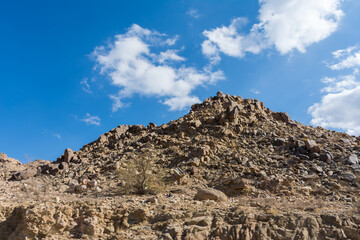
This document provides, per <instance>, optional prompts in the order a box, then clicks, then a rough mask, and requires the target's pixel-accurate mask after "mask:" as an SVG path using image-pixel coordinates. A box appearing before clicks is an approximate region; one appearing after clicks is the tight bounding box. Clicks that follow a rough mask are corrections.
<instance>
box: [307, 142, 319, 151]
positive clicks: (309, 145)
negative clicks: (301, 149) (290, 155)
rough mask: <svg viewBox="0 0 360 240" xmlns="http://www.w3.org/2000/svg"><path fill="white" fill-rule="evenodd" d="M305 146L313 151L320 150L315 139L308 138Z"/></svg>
mask: <svg viewBox="0 0 360 240" xmlns="http://www.w3.org/2000/svg"><path fill="white" fill-rule="evenodd" d="M305 147H306V149H307V150H308V151H309V152H311V153H315V152H316V153H319V152H320V147H319V146H318V145H317V143H316V142H315V141H314V140H306V141H305Z"/></svg>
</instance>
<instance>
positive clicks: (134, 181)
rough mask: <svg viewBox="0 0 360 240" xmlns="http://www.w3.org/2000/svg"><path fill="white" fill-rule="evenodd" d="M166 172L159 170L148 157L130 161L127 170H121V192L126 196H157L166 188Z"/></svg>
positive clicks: (119, 173) (119, 174)
mask: <svg viewBox="0 0 360 240" xmlns="http://www.w3.org/2000/svg"><path fill="white" fill-rule="evenodd" d="M164 175H165V174H164V170H163V169H162V168H157V169H156V165H155V163H154V162H153V161H152V160H150V159H149V158H147V157H138V158H136V159H133V160H130V161H129V162H128V164H127V166H126V167H125V168H120V169H119V172H118V176H119V179H120V181H121V182H122V185H121V190H122V192H123V193H125V194H129V193H137V194H145V193H150V194H156V193H158V192H160V191H161V189H162V187H163V186H164V177H165V176H164Z"/></svg>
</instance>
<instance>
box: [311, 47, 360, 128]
mask: <svg viewBox="0 0 360 240" xmlns="http://www.w3.org/2000/svg"><path fill="white" fill-rule="evenodd" d="M354 50H355V48H354V47H351V48H347V49H342V50H338V51H335V52H333V57H334V59H335V60H337V61H338V63H336V64H333V65H329V68H331V69H332V70H343V69H345V68H351V69H352V71H353V72H352V74H348V75H340V76H338V77H332V78H329V77H325V78H323V79H322V82H323V83H325V84H326V86H325V87H324V88H323V89H322V90H321V92H324V93H325V95H324V96H323V97H322V99H321V102H320V103H315V104H314V105H313V106H311V107H310V108H309V110H308V112H309V113H310V114H311V116H312V120H311V123H312V124H314V125H319V126H322V127H331V128H337V129H342V130H344V131H346V132H347V133H348V134H351V135H360V121H359V119H360V81H359V79H358V73H359V71H358V69H357V68H355V67H357V66H358V65H356V64H347V63H349V62H351V61H346V59H349V57H350V59H351V56H354V55H353V51H354ZM345 63H346V64H345ZM334 66H336V67H334ZM345 66H346V67H345Z"/></svg>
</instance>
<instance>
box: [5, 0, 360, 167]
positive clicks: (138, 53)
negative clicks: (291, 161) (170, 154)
mask: <svg viewBox="0 0 360 240" xmlns="http://www.w3.org/2000/svg"><path fill="white" fill-rule="evenodd" d="M359 13H360V2H359V1H357V0H344V1H341V0H319V1H313V0H261V1H259V2H258V1H241V0H237V1H235V0H224V1H200V0H197V1H175V0H174V1H161V0H159V1H131V2H130V1H110V0H109V1H91V0H86V1H80V0H79V1H66V0H62V1H45V0H44V1H37V0H34V1H31V2H29V1H18V0H14V1H2V2H0V30H1V38H0V48H1V55H0V66H1V67H0V81H1V88H0V111H1V120H0V133H1V138H0V152H5V153H6V154H7V155H8V156H10V157H14V158H17V159H19V160H20V161H21V162H23V163H26V162H29V161H32V160H35V159H39V158H40V159H46V160H56V158H57V157H58V156H60V155H61V154H62V153H63V151H64V149H65V148H67V147H70V148H72V149H75V150H78V149H79V148H80V147H81V146H83V145H84V144H86V143H88V142H91V141H93V140H95V139H97V137H98V136H99V135H100V134H102V133H104V132H106V131H109V130H110V129H112V128H114V127H116V126H117V125H119V124H144V125H147V124H148V123H149V122H154V123H156V124H159V125H160V124H162V123H165V122H168V121H170V120H173V119H176V118H178V117H180V116H182V115H184V114H186V113H187V112H188V111H189V109H190V107H189V106H190V105H191V104H192V103H195V102H198V101H202V100H203V99H205V98H207V97H209V96H213V95H215V94H216V92H217V91H219V90H221V91H223V92H224V93H229V94H232V95H240V96H242V97H244V98H257V99H260V100H261V101H264V102H265V105H266V106H267V107H269V108H270V109H272V110H274V111H284V112H288V113H289V114H290V116H291V117H292V119H294V120H297V121H300V122H302V123H304V124H313V125H321V126H324V127H327V128H331V129H337V130H339V131H345V132H348V133H350V134H354V135H359V133H360V121H358V119H359V118H360V107H359V106H360V83H359V73H358V68H359V66H360V48H359V47H360V45H359V39H360V31H359V30H358V26H357V25H358V23H359V22H360V14H359Z"/></svg>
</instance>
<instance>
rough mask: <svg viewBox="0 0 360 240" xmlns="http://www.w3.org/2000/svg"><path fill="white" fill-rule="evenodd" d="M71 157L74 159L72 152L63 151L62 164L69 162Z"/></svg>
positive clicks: (69, 150)
mask: <svg viewBox="0 0 360 240" xmlns="http://www.w3.org/2000/svg"><path fill="white" fill-rule="evenodd" d="M73 157H74V152H73V150H71V148H67V149H65V152H64V162H70V161H71V159H72V158H73Z"/></svg>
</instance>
